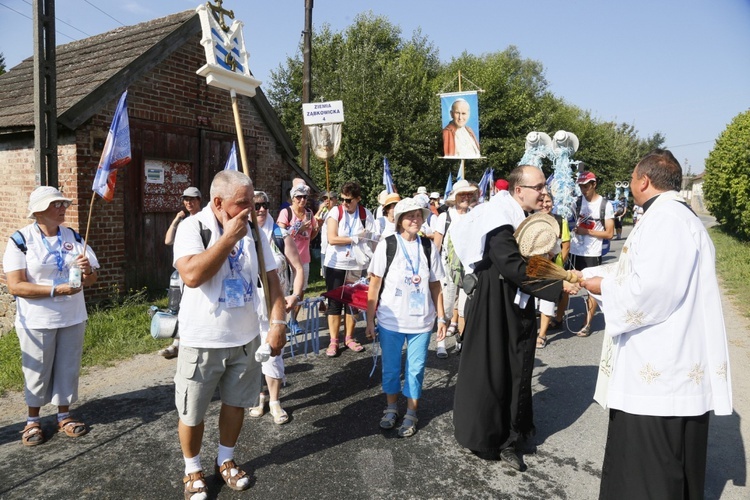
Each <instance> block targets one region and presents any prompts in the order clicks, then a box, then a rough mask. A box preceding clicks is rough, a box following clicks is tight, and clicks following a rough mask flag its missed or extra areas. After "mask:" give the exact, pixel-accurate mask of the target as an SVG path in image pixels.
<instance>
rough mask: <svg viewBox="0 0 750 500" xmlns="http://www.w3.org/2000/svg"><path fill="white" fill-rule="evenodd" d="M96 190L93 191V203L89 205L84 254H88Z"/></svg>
mask: <svg viewBox="0 0 750 500" xmlns="http://www.w3.org/2000/svg"><path fill="white" fill-rule="evenodd" d="M95 199H96V191H94V192H92V193H91V205H90V206H89V220H88V222H86V235H85V236H84V237H83V255H86V246H87V245H88V244H89V229H90V228H91V215H92V214H93V213H94V200H95Z"/></svg>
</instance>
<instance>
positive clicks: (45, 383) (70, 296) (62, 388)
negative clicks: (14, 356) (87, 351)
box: [3, 186, 99, 446]
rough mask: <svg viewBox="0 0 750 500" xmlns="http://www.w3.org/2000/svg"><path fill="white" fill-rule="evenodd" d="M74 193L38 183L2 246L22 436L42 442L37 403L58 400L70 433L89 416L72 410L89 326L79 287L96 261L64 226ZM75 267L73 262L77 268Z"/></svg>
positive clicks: (60, 418) (82, 428) (60, 421)
mask: <svg viewBox="0 0 750 500" xmlns="http://www.w3.org/2000/svg"><path fill="white" fill-rule="evenodd" d="M71 203H72V200H71V199H69V198H66V197H64V196H63V194H62V193H61V192H60V191H59V190H57V189H55V188H53V187H51V186H41V187H38V188H36V189H35V190H34V191H33V192H32V193H31V196H30V198H29V218H31V219H36V222H34V223H33V224H29V225H28V226H26V227H24V228H22V229H20V230H19V231H16V232H15V233H14V234H13V236H11V239H10V240H9V241H8V244H7V246H6V248H5V255H4V256H3V269H4V271H5V276H6V278H7V283H8V290H9V291H10V293H12V294H13V295H15V296H16V322H15V327H16V333H17V335H18V340H19V343H20V345H21V367H22V370H23V375H24V382H25V388H24V389H25V390H24V392H25V397H26V404H27V405H28V417H27V420H26V427H24V429H23V432H22V435H21V442H22V443H23V444H24V445H26V446H35V445H38V444H42V443H43V442H44V434H43V432H42V428H41V425H40V417H39V410H40V408H41V407H42V406H44V405H46V404H47V403H52V404H54V405H57V425H58V429H59V430H60V432H64V433H65V434H66V435H67V436H69V437H78V436H82V435H83V434H86V432H88V429H87V428H86V424H84V423H83V422H81V421H80V420H79V419H76V418H73V417H71V416H70V412H69V409H70V405H71V404H72V403H74V402H75V401H76V400H77V399H78V376H79V374H80V371H81V356H82V355H83V333H84V331H85V329H86V320H87V319H88V316H87V314H86V303H85V302H84V299H83V293H82V292H83V288H84V287H87V286H91V285H93V284H94V283H95V282H96V269H97V268H98V267H99V263H98V261H97V260H96V255H94V252H93V250H91V247H87V248H86V252H85V255H84V245H83V241H82V238H81V236H80V235H79V234H78V233H76V232H75V231H73V230H72V229H70V228H68V227H65V226H63V225H62V224H63V222H65V211H66V210H67V209H68V207H69V206H70V205H71ZM76 268H77V269H76Z"/></svg>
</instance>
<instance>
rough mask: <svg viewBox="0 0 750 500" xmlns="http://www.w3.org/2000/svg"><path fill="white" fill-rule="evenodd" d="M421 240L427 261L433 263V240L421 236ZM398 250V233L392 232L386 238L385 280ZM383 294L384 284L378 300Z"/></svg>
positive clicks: (383, 279) (383, 278)
mask: <svg viewBox="0 0 750 500" xmlns="http://www.w3.org/2000/svg"><path fill="white" fill-rule="evenodd" d="M419 241H420V242H421V243H422V249H423V250H424V255H425V257H427V262H428V263H429V264H432V261H431V260H430V258H431V256H432V242H431V241H430V239H429V238H420V239H419ZM397 250H398V242H397V241H396V235H395V234H392V235H390V236H387V237H386V238H385V271H383V277H382V278H381V280H382V281H383V282H385V277H386V276H388V269H390V267H391V263H392V262H393V258H394V257H395V256H396V251H397ZM430 267H431V266H430ZM381 295H383V286H382V285H381V287H380V292H378V302H380V296H381Z"/></svg>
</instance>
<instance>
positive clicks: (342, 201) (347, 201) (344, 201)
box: [341, 198, 354, 203]
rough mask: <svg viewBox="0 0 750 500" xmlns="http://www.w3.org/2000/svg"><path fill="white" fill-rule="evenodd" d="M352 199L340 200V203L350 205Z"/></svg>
mask: <svg viewBox="0 0 750 500" xmlns="http://www.w3.org/2000/svg"><path fill="white" fill-rule="evenodd" d="M353 199H354V198H341V203H351V202H352V200H353Z"/></svg>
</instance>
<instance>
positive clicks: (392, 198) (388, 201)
mask: <svg viewBox="0 0 750 500" xmlns="http://www.w3.org/2000/svg"><path fill="white" fill-rule="evenodd" d="M399 201H401V195H399V194H398V193H391V194H389V195H388V196H386V197H385V200H383V206H384V207H387V206H388V205H392V204H394V203H398V202H399Z"/></svg>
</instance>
